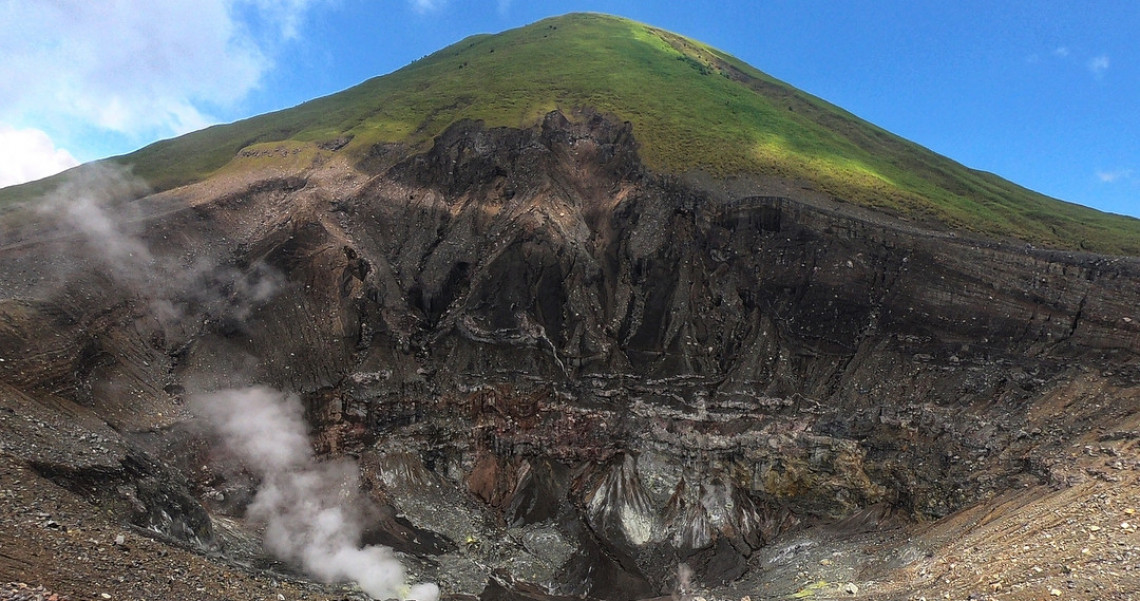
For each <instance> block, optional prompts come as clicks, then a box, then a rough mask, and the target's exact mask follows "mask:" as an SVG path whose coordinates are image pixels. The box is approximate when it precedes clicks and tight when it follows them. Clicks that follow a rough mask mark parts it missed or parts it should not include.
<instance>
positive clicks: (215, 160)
mask: <svg viewBox="0 0 1140 601" xmlns="http://www.w3.org/2000/svg"><path fill="white" fill-rule="evenodd" d="M581 107H593V108H595V109H598V110H600V111H603V112H608V113H613V114H615V115H617V116H618V117H619V118H621V119H625V120H628V121H630V122H632V123H633V127H634V135H635V136H636V137H637V138H638V140H639V141H640V143H641V148H642V156H643V158H644V159H645V162H646V164H647V165H648V166H649V167H651V168H652V169H655V170H657V171H662V172H688V171H692V170H701V171H705V172H708V173H711V174H713V175H718V176H727V175H733V174H739V173H754V174H763V175H777V176H783V177H787V178H803V179H808V180H811V181H812V182H814V185H815V186H816V187H817V188H819V189H821V190H823V191H826V192H828V193H829V194H831V195H833V196H835V197H837V198H840V199H843V200H846V201H848V202H852V203H857V204H860V205H865V206H869V207H875V208H880V209H883V210H887V211H890V212H893V213H896V214H901V215H905V216H910V217H913V218H917V219H921V220H923V221H930V220H934V221H938V222H941V223H944V224H946V225H947V226H949V227H952V228H958V229H961V230H965V231H968V232H972V233H975V234H982V235H987V236H997V237H1012V238H1016V239H1020V240H1024V241H1027V242H1032V243H1034V244H1041V245H1047V246H1053V247H1059V248H1070V249H1086V250H1093V251H1098V252H1105V253H1113V254H1140V220H1136V219H1131V218H1127V217H1121V216H1117V215H1109V214H1105V213H1101V212H1098V211H1094V210H1091V209H1087V208H1084V207H1080V206H1078V205H1073V204H1070V203H1064V202H1061V201H1058V200H1055V199H1051V198H1049V197H1046V196H1043V195H1040V194H1037V193H1035V192H1032V191H1030V190H1026V189H1024V188H1021V187H1019V186H1016V185H1015V184H1012V183H1010V182H1007V181H1005V180H1002V179H1001V178H998V177H996V176H994V175H991V174H987V173H982V172H978V171H974V170H971V169H968V168H966V167H964V166H962V165H960V164H958V163H955V162H953V161H951V160H949V159H946V158H945V157H942V156H939V155H937V154H935V153H933V152H931V151H929V150H927V149H925V148H922V147H920V146H918V145H916V144H913V143H910V142H908V141H906V140H903V139H901V138H899V137H897V136H895V135H893V134H891V133H889V132H887V131H884V130H882V129H880V128H878V127H875V126H874V125H872V124H870V123H867V122H865V121H863V120H861V119H859V118H857V117H855V116H854V115H851V114H850V113H847V112H846V111H843V110H842V109H840V108H838V107H835V106H833V105H831V104H828V103H826V102H824V101H822V100H820V99H818V98H815V97H813V96H811V95H808V94H806V93H803V92H800V91H798V90H796V89H794V88H792V87H791V86H788V85H786V84H784V83H782V82H780V81H777V80H775V79H773V78H771V77H769V76H767V75H765V74H763V73H761V72H760V71H757V70H756V69H754V68H752V67H750V66H748V65H746V64H744V63H743V62H741V61H739V60H737V59H736V58H734V57H732V56H730V55H728V54H725V53H723V52H721V51H719V50H716V49H713V48H710V47H708V46H705V45H703V44H700V43H699V42H695V41H693V40H689V39H687V38H684V37H681V36H678V35H676V34H672V33H669V32H666V31H662V30H659V29H656V28H653V27H650V26H647V25H643V24H640V23H635V22H632V21H628V20H625V19H620V18H616V17H609V16H604V15H595V14H572V15H567V16H563V17H557V18H552V19H547V20H544V21H540V22H538V23H535V24H532V25H529V26H527V27H522V28H519V29H515V30H511V31H507V32H504V33H501V34H498V35H480V36H474V37H471V38H468V39H466V40H463V41H461V42H459V43H457V44H454V45H452V46H450V47H448V48H445V49H443V50H441V51H439V52H437V53H435V54H433V55H431V56H428V57H426V58H424V59H421V60H419V61H416V62H414V63H412V64H410V65H408V66H407V67H405V68H403V69H401V70H399V71H396V72H394V73H392V74H389V75H386V76H383V77H378V78H374V79H371V80H369V81H366V82H364V83H362V84H360V85H358V86H356V87H353V88H350V89H348V90H345V91H343V92H340V93H337V94H333V95H331V96H327V97H324V98H320V99H317V100H313V101H311V102H307V103H305V104H302V105H300V106H297V107H294V108H291V109H287V110H283V111H278V112H275V113H270V114H266V115H262V116H259V117H254V118H251V119H247V120H244V121H240V122H237V123H234V124H230V125H224V126H216V127H211V128H208V129H206V130H203V131H200V132H195V133H192V134H189V135H185V136H182V137H179V138H175V139H172V140H166V141H163V142H159V143H156V144H153V145H151V146H148V147H146V148H143V149H142V150H139V151H137V152H134V153H132V154H129V155H125V156H123V157H118V158H116V159H113V160H114V161H116V162H119V163H125V164H130V165H133V166H134V169H135V173H137V174H138V175H141V176H142V177H144V178H146V179H147V180H148V181H149V182H150V183H151V185H152V186H154V187H156V188H159V189H164V188H170V187H174V186H177V185H181V184H185V183H190V182H193V181H198V180H200V179H203V178H206V177H208V176H209V175H210V174H211V173H214V172H215V171H217V170H218V169H220V168H222V167H223V166H225V165H226V164H227V163H229V162H230V161H231V160H232V159H233V158H234V156H235V155H236V154H237V153H238V151H239V150H241V149H242V148H245V147H247V146H249V145H252V144H257V143H266V142H279V141H285V140H292V141H296V142H300V143H322V142H328V141H331V140H335V139H344V138H346V137H348V136H351V141H350V142H349V144H348V145H347V146H346V147H345V151H346V152H349V153H355V154H356V155H357V156H360V157H362V156H364V155H365V154H366V153H367V151H368V149H369V148H370V147H371V146H372V145H374V144H376V143H378V142H405V143H409V144H411V145H413V146H415V145H418V144H427V143H428V142H429V141H430V139H431V138H432V137H433V136H435V135H436V134H438V133H440V132H441V131H443V130H444V129H445V128H446V127H447V126H448V125H450V124H452V123H454V122H455V121H457V120H459V119H464V118H467V119H481V120H483V121H485V122H486V124H487V125H488V126H500V125H506V126H516V127H517V126H528V125H532V124H535V123H537V122H538V120H539V119H540V118H541V116H542V115H544V114H545V113H547V112H548V111H550V110H552V109H555V108H562V109H564V110H569V109H574V108H581ZM49 185H50V182H43V183H39V184H35V185H31V186H29V187H28V188H27V189H26V190H25V191H23V192H21V191H20V189H19V188H17V189H15V191H12V192H8V193H6V194H5V193H0V203H2V202H3V200H4V198H5V197H9V198H11V197H14V196H19V195H26V194H27V193H28V192H30V191H32V190H37V189H43V188H44V187H45V186H49Z"/></svg>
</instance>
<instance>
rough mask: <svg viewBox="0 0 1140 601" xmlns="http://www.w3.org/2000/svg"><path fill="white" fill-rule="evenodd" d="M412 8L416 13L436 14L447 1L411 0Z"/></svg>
mask: <svg viewBox="0 0 1140 601" xmlns="http://www.w3.org/2000/svg"><path fill="white" fill-rule="evenodd" d="M411 3H412V8H413V9H414V10H415V11H416V12H418V13H421V14H423V13H431V12H436V11H438V10H440V9H442V8H443V7H444V5H446V4H447V0H411Z"/></svg>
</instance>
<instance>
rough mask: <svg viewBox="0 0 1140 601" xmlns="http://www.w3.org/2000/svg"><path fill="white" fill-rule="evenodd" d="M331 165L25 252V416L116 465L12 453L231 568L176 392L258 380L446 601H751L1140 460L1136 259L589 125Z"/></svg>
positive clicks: (469, 138) (236, 179) (200, 450)
mask: <svg viewBox="0 0 1140 601" xmlns="http://www.w3.org/2000/svg"><path fill="white" fill-rule="evenodd" d="M323 156H324V158H322V159H321V160H320V161H317V162H314V164H313V165H312V166H311V167H306V168H304V169H294V170H289V171H280V172H271V173H264V172H263V173H260V174H258V175H256V176H250V175H235V176H232V177H228V178H216V179H215V180H211V181H209V182H205V183H203V184H198V185H195V186H190V187H187V188H181V189H177V190H173V191H169V192H165V193H161V194H155V195H150V196H145V197H143V198H141V199H140V200H137V201H131V202H127V203H116V202H110V203H109V204H107V206H106V207H105V208H106V210H109V211H116V212H115V213H114V214H115V215H117V216H120V217H121V216H123V215H124V213H123V212H122V211H125V210H129V211H128V213H126V214H127V215H128V217H129V218H121V219H119V220H118V222H117V223H118V225H117V226H116V227H117V229H116V231H115V237H114V239H115V240H118V241H122V240H128V241H131V244H130V245H127V246H126V251H125V252H126V254H122V253H118V252H111V250H109V249H108V245H109V244H111V242H110V241H109V239H102V240H100V239H97V238H92V237H90V236H89V235H86V234H84V233H83V232H84V231H86V230H84V229H83V228H76V227H75V226H74V225H72V226H69V228H63V229H58V228H57V229H52V227H54V226H52V227H49V226H48V224H47V222H48V219H47V218H46V217H41V218H39V220H38V221H36V220H33V219H28V220H25V221H23V222H19V227H15V226H13V227H11V228H10V229H9V232H14V233H11V234H10V239H9V240H8V241H7V244H6V246H4V248H3V249H2V252H0V270H2V273H0V276H2V277H3V280H4V281H5V282H6V284H5V288H4V289H5V290H6V291H7V294H5V295H4V296H5V298H4V299H2V300H0V315H2V316H3V319H2V320H0V357H3V362H2V363H0V381H2V382H3V384H4V386H5V387H6V388H5V390H7V391H9V392H6V393H5V399H6V400H5V403H6V405H11V406H10V407H8V409H9V413H10V414H11V415H12V416H17V415H18V416H24V417H23V418H21V419H28V420H32V421H35V420H36V419H38V418H34V417H30V416H32V415H34V414H35V412H37V411H39V412H49V413H52V414H54V415H56V419H58V418H59V416H65V417H66V418H67V419H68V420H71V419H73V418H75V416H81V417H82V420H80V421H75V423H77V424H80V423H82V424H87V425H86V426H83V428H88V429H89V430H90V432H98V434H97V435H98V436H99V437H101V438H99V439H98V440H100V441H103V440H107V441H112V442H108V443H106V444H105V445H104V446H105V449H104V450H105V452H100V453H97V454H95V455H90V456H88V455H83V454H80V453H78V452H77V451H75V450H74V448H73V447H72V446H68V445H71V444H73V443H72V442H68V443H67V445H63V444H62V443H61V442H60V441H63V440H68V441H70V440H72V438H75V436H81V438H79V440H84V439H85V438H84V437H90V436H92V434H91V433H90V432H88V431H86V430H85V431H84V432H82V433H78V431H77V433H76V434H75V436H71V434H66V435H65V434H64V433H60V434H59V435H58V436H55V435H52V436H51V438H52V441H50V442H47V443H45V444H46V448H47V449H51V451H50V452H49V451H42V450H37V449H32V448H30V447H25V446H22V445H20V444H12V445H10V446H11V448H10V449H9V450H8V453H10V454H14V455H16V456H19V457H21V458H22V459H23V460H25V461H27V462H28V463H29V464H30V465H31V466H32V467H33V468H35V469H36V470H37V471H38V472H39V473H40V474H42V475H44V476H47V477H50V478H52V479H55V480H56V481H59V482H60V483H62V484H64V485H65V486H67V487H69V488H71V489H72V490H75V491H79V492H81V493H84V494H87V495H88V496H89V497H90V499H91V500H92V502H95V503H98V504H101V505H103V506H105V507H108V508H110V509H111V510H112V511H115V512H117V515H119V517H120V518H121V519H124V520H127V521H130V522H132V523H134V524H137V525H138V526H141V527H144V528H150V529H152V530H155V531H158V532H161V533H163V534H164V535H166V536H170V537H174V538H176V539H179V540H183V541H187V542H192V543H194V544H197V545H201V546H203V548H205V547H208V546H211V545H212V546H214V547H219V548H223V549H224V548H226V545H227V544H229V545H230V547H233V545H235V544H236V543H234V542H233V541H232V540H230V541H229V542H228V543H227V540H229V539H227V538H226V537H224V536H223V537H220V538H219V537H217V536H215V534H214V533H213V531H212V530H211V529H210V525H209V521H208V520H207V519H206V518H205V517H204V516H205V515H206V512H205V510H204V509H203V507H205V509H207V510H209V511H210V512H213V513H214V515H216V516H218V515H226V514H230V515H234V516H239V515H240V514H241V512H242V509H243V507H244V502H245V501H243V499H245V500H246V501H248V498H249V495H250V494H251V486H252V485H253V482H251V481H250V480H249V477H248V474H243V473H241V472H240V470H232V469H223V468H221V467H218V465H217V464H216V463H214V464H211V463H210V461H209V460H210V457H211V456H212V455H216V453H217V451H216V450H214V449H213V448H212V447H211V446H210V445H209V444H208V443H209V437H206V436H204V435H203V434H202V433H201V432H199V431H198V430H196V429H195V427H194V426H192V422H190V421H188V414H187V413H186V410H185V407H184V406H183V400H184V397H185V394H186V390H188V389H191V390H194V389H213V388H218V387H222V386H228V385H235V384H248V383H259V384H266V385H270V386H274V387H277V388H280V389H282V390H290V391H296V392H299V393H301V394H302V395H303V399H304V401H305V403H306V407H307V415H308V417H309V420H310V422H311V423H312V424H313V426H314V428H315V434H316V437H317V446H318V448H319V450H320V451H321V452H323V453H328V454H331V455H341V454H349V455H352V456H356V457H358V458H359V459H360V463H361V466H362V470H363V473H364V483H365V485H364V487H365V490H366V491H367V492H368V494H369V495H371V497H372V498H373V499H374V500H375V501H377V502H378V503H379V504H381V505H382V506H384V507H388V508H389V510H390V513H388V514H383V515H387V516H388V517H386V518H383V519H380V520H379V521H378V522H377V523H378V524H380V525H379V526H377V530H376V531H375V532H373V533H372V534H371V535H370V536H373V537H374V538H375V540H377V541H381V542H384V543H386V544H390V545H395V546H396V547H397V548H398V549H403V550H405V551H408V552H409V553H414V554H418V555H419V556H421V557H423V558H424V559H423V561H422V562H421V563H420V564H417V567H415V568H414V571H416V572H417V573H423V574H427V575H428V576H430V577H431V578H434V579H437V580H439V581H440V582H441V584H442V585H443V587H444V589H445V591H449V592H467V593H479V591H480V590H482V589H483V587H484V585H485V584H486V583H487V582H489V581H490V582H492V585H491V586H489V587H488V589H487V590H489V591H493V590H499V589H504V587H506V588H507V589H509V588H510V587H512V586H516V585H512V584H511V583H512V582H513V580H514V579H517V580H520V581H529V582H535V583H541V584H546V585H549V586H551V587H552V589H553V590H555V591H557V592H560V593H562V594H588V595H590V596H592V597H596V598H604V599H635V598H649V597H653V596H655V595H659V594H667V593H668V592H669V591H670V590H672V589H673V587H674V586H675V580H676V567H677V565H678V563H680V562H685V563H687V564H688V565H689V566H691V567H692V568H693V569H694V570H695V578H696V581H697V582H701V583H704V584H706V585H714V584H719V583H721V582H731V581H734V580H737V579H739V578H742V577H743V578H744V580H740V582H751V581H750V580H749V578H753V579H755V578H757V577H758V576H756V575H757V574H759V573H760V571H761V570H762V569H764V568H765V567H766V566H767V565H768V564H767V563H764V562H771V561H775V560H773V559H772V558H771V557H767V558H764V556H763V553H765V552H771V551H772V547H771V545H772V544H773V541H777V540H789V537H794V536H799V535H801V534H802V533H803V532H809V530H805V529H809V528H812V527H814V526H817V525H819V524H825V523H832V522H836V521H838V520H841V519H843V518H849V517H851V516H866V515H867V513H866V512H867V511H873V512H879V513H877V514H876V515H879V516H880V517H881V518H882V519H884V520H886V519H888V518H887V516H889V519H891V520H896V521H897V522H896V523H900V524H908V523H916V522H922V521H925V520H929V519H933V518H941V517H943V516H948V515H951V514H953V513H954V512H956V511H959V510H963V509H965V508H968V507H970V506H972V505H974V504H976V503H983V502H987V501H988V500H990V499H992V498H995V496H996V495H999V494H1001V493H1003V492H1005V491H1010V490H1015V489H1020V488H1021V487H1023V486H1025V485H1027V484H1032V485H1048V486H1054V487H1065V486H1070V485H1073V484H1077V483H1079V482H1081V481H1083V480H1084V479H1086V478H1088V477H1090V476H1089V474H1090V473H1091V472H1088V471H1087V470H1086V469H1085V468H1084V467H1081V465H1080V464H1079V462H1077V461H1076V460H1074V459H1072V458H1071V457H1070V455H1071V454H1073V453H1074V452H1080V451H1081V449H1083V448H1084V447H1085V445H1086V444H1090V443H1093V442H1096V441H1098V440H1111V441H1116V442H1118V443H1120V444H1126V445H1133V444H1134V441H1135V439H1136V431H1137V430H1136V428H1137V423H1136V422H1137V419H1138V415H1137V412H1138V408H1140V403H1138V402H1137V398H1138V393H1140V357H1138V354H1140V315H1135V311H1136V307H1137V306H1140V286H1138V285H1137V284H1138V283H1140V263H1137V261H1135V260H1133V259H1126V258H1114V257H1107V256H1099V255H1092V254H1078V253H1073V252H1060V251H1049V250H1040V249H1035V248H1032V247H1030V246H1028V245H1023V244H1022V245H1012V244H1008V243H1004V244H1003V243H997V242H992V241H985V240H981V239H971V238H968V237H965V236H962V235H956V234H955V233H952V232H948V231H945V230H940V231H932V230H928V229H924V228H923V227H920V226H918V225H915V224H913V223H910V222H907V221H904V220H900V219H897V218H893V217H889V216H885V215H883V214H880V213H875V212H871V211H870V210H868V209H864V208H861V207H857V206H853V205H850V204H847V203H844V202H842V201H840V200H837V199H835V198H832V197H830V196H829V195H827V194H825V193H823V192H821V191H819V190H817V189H816V188H815V186H813V184H812V183H810V182H806V181H790V180H784V179H778V178H774V177H756V178H743V177H741V178H732V179H723V178H722V179H714V178H710V177H705V176H697V175H693V176H685V177H681V176H668V175H662V174H659V173H656V172H654V171H651V170H649V169H647V168H645V167H644V166H643V164H642V162H641V159H640V158H639V156H640V155H639V148H638V142H637V132H636V131H635V130H634V129H633V128H632V126H631V125H630V124H629V123H626V122H622V121H619V120H617V119H615V118H613V117H612V116H607V115H602V114H597V113H594V112H589V111H587V112H581V113H575V114H570V115H566V114H563V113H560V112H557V111H556V112H552V113H550V114H548V115H547V116H546V117H545V119H543V121H542V123H541V125H540V126H536V127H533V128H524V129H514V128H487V127H484V126H483V125H482V124H481V123H478V122H472V121H463V122H460V123H457V124H455V125H453V126H452V127H450V128H448V129H447V130H446V131H445V132H444V133H443V134H441V135H440V136H439V137H438V138H437V139H436V140H435V142H434V144H433V145H432V146H431V147H430V149H426V150H424V151H414V150H409V149H408V148H406V147H403V146H401V145H390V144H378V145H376V146H375V147H374V148H373V149H372V151H371V152H369V153H368V157H369V158H368V159H367V160H365V161H363V162H353V163H352V164H350V163H349V162H348V161H346V160H344V159H343V157H341V156H340V155H339V154H338V150H336V149H328V150H326V151H324V155H323ZM87 192H89V190H88V191H87ZM112 200H114V199H112ZM139 255H142V256H141V257H140V256H139ZM60 274H66V277H64V276H61V275H60ZM21 419H17V418H16V417H8V418H6V419H5V420H0V425H3V427H4V428H5V437H6V438H8V437H9V436H12V437H13V438H12V439H13V440H15V439H16V438H17V437H19V438H25V437H26V436H27V432H28V431H29V430H28V428H32V429H36V428H35V426H34V425H32V426H29V425H27V423H25V421H21ZM83 420H85V421H83ZM45 421H51V420H50V419H47V420H45ZM108 425H109V426H110V428H108V427H107V426H108ZM76 427H77V428H78V427H79V426H76ZM1098 437H1099V438H1098ZM107 445H109V446H107ZM1118 446H1119V445H1118ZM1129 448H1130V447H1129ZM61 449H62V450H61ZM1129 452H1131V451H1129ZM1124 457H1125V460H1126V461H1132V460H1134V459H1135V457H1134V455H1129V454H1127V453H1126V454H1125V455H1124ZM1129 465H1131V464H1129ZM231 467H232V466H231ZM156 482H157V483H159V484H160V485H156V484H155V483H156ZM160 489H161V491H162V492H159V491H160ZM194 498H197V499H199V501H195V500H194ZM397 514H398V516H399V519H398V520H397V519H396V517H394V516H396V515H397ZM877 519H878V518H877ZM781 537H782V538H781ZM761 550H767V551H763V552H761ZM783 586H793V585H792V584H790V583H784V584H783ZM496 587H498V588H497V589H496ZM504 590H505V589H504ZM726 590H727V589H726ZM742 590H743V589H742ZM793 590H794V588H793ZM493 594H497V593H486V595H488V598H493ZM520 594H521V593H520ZM751 594H753V596H754V598H757V596H759V595H760V592H753V593H751ZM773 594H779V593H777V592H776V591H775V589H773Z"/></svg>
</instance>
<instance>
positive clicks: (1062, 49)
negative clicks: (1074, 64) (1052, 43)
mask: <svg viewBox="0 0 1140 601" xmlns="http://www.w3.org/2000/svg"><path fill="white" fill-rule="evenodd" d="M1069 52H1070V51H1069V47H1068V46H1058V47H1057V48H1056V49H1054V50H1053V56H1059V57H1061V58H1065V57H1067V56H1069Z"/></svg>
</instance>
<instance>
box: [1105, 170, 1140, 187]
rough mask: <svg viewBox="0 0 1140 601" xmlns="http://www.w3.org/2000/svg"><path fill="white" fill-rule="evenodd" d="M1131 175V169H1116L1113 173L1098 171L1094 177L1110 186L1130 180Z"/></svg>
mask: <svg viewBox="0 0 1140 601" xmlns="http://www.w3.org/2000/svg"><path fill="white" fill-rule="evenodd" d="M1132 173H1133V170H1132V169H1117V170H1115V171H1103V170H1100V169H1098V170H1097V172H1096V177H1097V179H1099V180H1100V181H1102V182H1104V183H1106V184H1111V183H1113V182H1118V181H1121V180H1126V179H1132Z"/></svg>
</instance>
